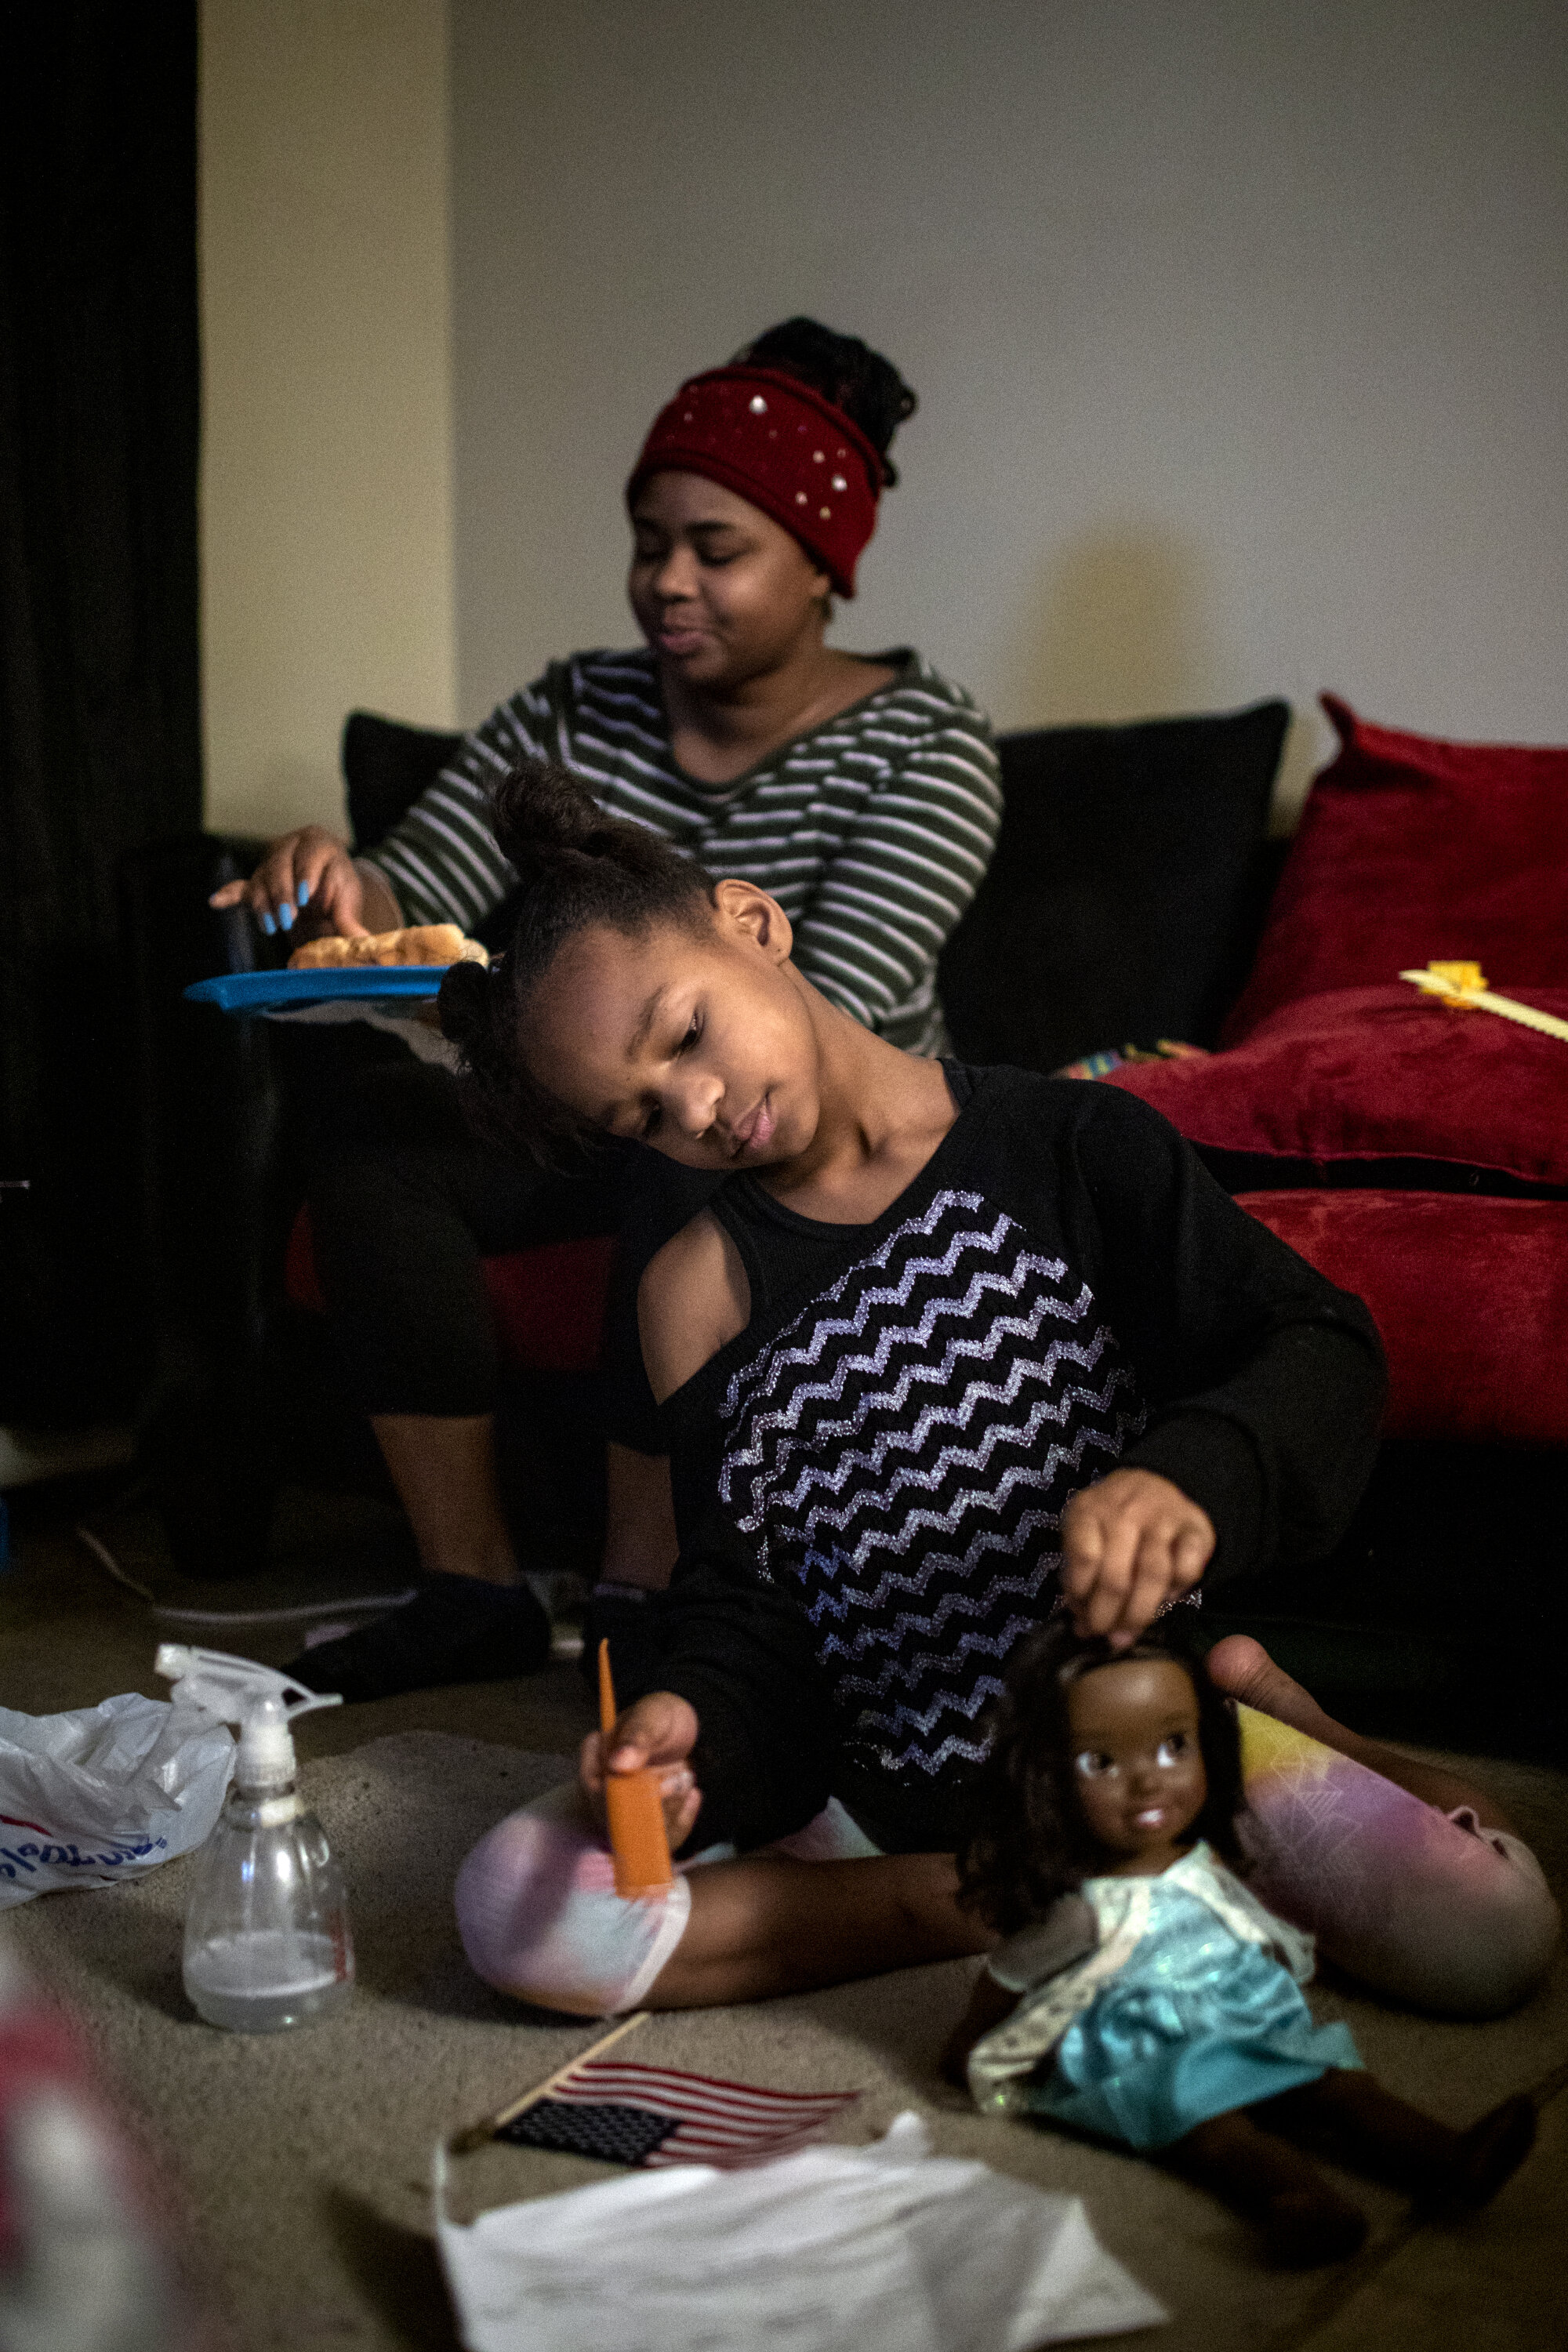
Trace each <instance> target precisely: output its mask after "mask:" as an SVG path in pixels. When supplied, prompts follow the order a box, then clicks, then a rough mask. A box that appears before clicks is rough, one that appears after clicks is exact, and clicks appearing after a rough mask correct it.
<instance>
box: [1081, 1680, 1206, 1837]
mask: <svg viewBox="0 0 1568 2352" xmlns="http://www.w3.org/2000/svg"><path fill="white" fill-rule="evenodd" d="M1067 1697H1068V1727H1069V1729H1070V1735H1071V1765H1072V1778H1073V1787H1074V1789H1075V1790H1076V1791H1077V1794H1078V1800H1079V1807H1080V1809H1081V1811H1082V1813H1083V1818H1084V1821H1085V1822H1086V1823H1087V1824H1088V1827H1089V1832H1090V1834H1091V1836H1092V1837H1093V1838H1094V1839H1095V1840H1096V1842H1097V1843H1099V1844H1100V1845H1101V1846H1103V1847H1104V1848H1105V1850H1106V1854H1107V1861H1108V1869H1109V1871H1110V1874H1112V1875H1116V1874H1142V1873H1144V1872H1149V1873H1153V1872H1157V1871H1161V1870H1164V1869H1165V1868H1167V1867H1168V1865H1169V1864H1171V1863H1173V1861H1174V1860H1175V1858H1176V1856H1177V1854H1178V1853H1180V1852H1181V1850H1182V1845H1183V1843H1184V1839H1185V1835H1186V1832H1187V1831H1188V1830H1190V1829H1191V1827H1192V1825H1193V1823H1194V1821H1196V1819H1197V1817H1198V1815H1199V1814H1200V1813H1201V1812H1202V1811H1203V1809H1204V1804H1205V1800H1206V1798H1207V1796H1208V1777H1207V1775H1206V1773H1205V1770H1204V1755H1203V1748H1202V1746H1201V1745H1200V1742H1199V1735H1198V1702H1197V1696H1196V1694H1195V1693H1194V1689H1193V1685H1192V1682H1191V1679H1190V1677H1189V1676H1188V1675H1187V1674H1186V1672H1185V1670H1184V1668H1183V1667H1181V1666H1179V1665H1177V1664H1174V1662H1173V1661H1172V1660H1170V1659H1167V1658H1129V1659H1127V1660H1125V1661H1118V1662H1117V1663H1116V1664H1111V1665H1109V1666H1096V1667H1095V1668H1094V1669H1093V1671H1092V1672H1091V1673H1089V1674H1087V1675H1080V1676H1079V1680H1078V1681H1077V1682H1075V1683H1074V1684H1072V1685H1071V1686H1070V1687H1069V1689H1068V1695H1067ZM1111 1857H1114V1860H1112V1859H1110V1858H1111Z"/></svg>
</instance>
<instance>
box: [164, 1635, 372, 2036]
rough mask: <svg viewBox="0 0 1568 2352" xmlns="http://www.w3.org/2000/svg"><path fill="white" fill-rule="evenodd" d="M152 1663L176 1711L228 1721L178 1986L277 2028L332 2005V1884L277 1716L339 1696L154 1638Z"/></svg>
mask: <svg viewBox="0 0 1568 2352" xmlns="http://www.w3.org/2000/svg"><path fill="white" fill-rule="evenodd" d="M157 1669H158V1672H159V1673H160V1674H161V1675H163V1677H164V1678H165V1680H167V1681H169V1682H172V1683H173V1684H174V1693H173V1696H174V1706H175V1709H176V1711H178V1710H179V1709H181V1708H183V1707H192V1708H198V1709H199V1710H200V1711H201V1712H202V1713H203V1714H205V1715H209V1716H214V1717H216V1718H217V1719H218V1720H219V1721H220V1722H223V1723H232V1724H237V1726H238V1727H239V1753H238V1755H237V1758H236V1760H235V1768H234V1779H233V1780H232V1781H231V1782H230V1784H229V1790H228V1795H227V1796H226V1799H225V1800H224V1808H223V1811H222V1812H221V1813H220V1814H219V1816H218V1819H217V1822H216V1827H215V1828H214V1830H213V1832H212V1835H211V1836H210V1837H209V1838H208V1840H207V1842H206V1843H205V1846H203V1848H202V1850H201V1853H199V1855H198V1856H197V1858H196V1881H195V1888H194V1889H193V1891H192V1895H191V1899H190V1904H189V1906H188V1907H187V1909H186V1912H185V1958H184V1981H185V1991H186V1994H187V1995H188V1997H189V1999H190V2000H191V2002H192V2003H193V2005H194V2006H195V2010H196V2012H197V2014H198V2016H201V2017H204V2018H205V2020H206V2021H207V2023H208V2024H209V2025H224V2026H227V2027H229V2028H230V2029H231V2030H232V2031H234V2032H238V2033H280V2032H282V2031H283V2030H284V2028H285V2027H287V2026H290V2025H304V2024H307V2023H309V2022H310V2021H311V2020H313V2019H315V2018H320V2017H328V2016H330V2015H331V2013H332V2011H334V2010H338V2009H341V2008H342V2006H343V2004H344V2003H345V2002H346V2001H347V2000H348V1998H349V1995H350V1994H351V1993H352V1992H353V1978H354V1956H353V1942H352V1941H351V1939H350V1936H349V1915H348V1906H347V1903H346V1901H345V1899H344V1895H343V1882H342V1874H341V1873H340V1872H339V1869H338V1866H337V1864H336V1863H335V1862H334V1861H333V1860H332V1857H331V1853H329V1852H328V1849H327V1841H326V1837H325V1835H324V1833H323V1832H322V1829H321V1823H320V1822H319V1821H318V1820H317V1819H316V1817H315V1815H314V1813H310V1812H307V1811H306V1810H305V1805H304V1801H303V1799H302V1798H300V1796H299V1794H298V1793H297V1791H296V1790H295V1786H294V1776H295V1770H296V1765H295V1759H294V1742H293V1738H292V1737H291V1736H290V1733H289V1724H290V1722H291V1721H292V1719H293V1717H295V1716H297V1715H307V1714H309V1713H310V1709H311V1708H312V1707H318V1706H341V1705H342V1700H341V1698H340V1697H339V1696H337V1695H336V1694H335V1693H334V1694H333V1695H332V1696H331V1697H318V1696H316V1695H315V1693H313V1692H310V1691H302V1690H301V1688H300V1685H299V1684H298V1683H295V1682H290V1681H289V1678H288V1676H287V1675H279V1674H274V1673H273V1671H272V1669H271V1668H270V1667H269V1666H258V1665H256V1664H253V1663H252V1661H251V1660H250V1659H248V1658H231V1657H229V1656H228V1655H226V1653H225V1652H224V1651H222V1650H193V1649H187V1648H186V1647H185V1645H184V1643H181V1642H164V1643H162V1645H161V1646H160V1648H159V1651H158V1656H157Z"/></svg>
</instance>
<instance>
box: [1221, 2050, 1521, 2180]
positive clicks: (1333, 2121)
mask: <svg viewBox="0 0 1568 2352" xmlns="http://www.w3.org/2000/svg"><path fill="white" fill-rule="evenodd" d="M1255 2113H1256V2115H1257V2116H1258V2120H1259V2122H1261V2123H1263V2124H1265V2125H1266V2126H1268V2129H1269V2130H1271V2131H1287V2132H1294V2131H1299V2130H1301V2129H1302V2128H1306V2129H1308V2130H1312V2129H1316V2130H1321V2131H1327V2132H1329V2133H1331V2135H1332V2136H1333V2137H1334V2139H1335V2140H1336V2141H1337V2142H1338V2144H1339V2149H1340V2151H1341V2152H1342V2154H1343V2155H1344V2157H1345V2158H1346V2160H1347V2161H1348V2162H1350V2163H1352V2164H1359V2165H1361V2166H1363V2167H1364V2168H1365V2169H1366V2170H1367V2171H1369V2172H1372V2173H1373V2174H1375V2175H1376V2176H1377V2177H1378V2178H1379V2179H1384V2180H1387V2181H1390V2182H1392V2183H1393V2184H1394V2187H1396V2188H1399V2189H1409V2190H1410V2191H1411V2193H1412V2194H1413V2195H1415V2196H1417V2197H1424V2198H1431V2199H1436V2200H1442V2201H1444V2202H1446V2203H1451V2204H1456V2205H1461V2206H1464V2207H1466V2208H1468V2209H1470V2210H1474V2209H1475V2208H1476V2207H1478V2206H1481V2205H1484V2204H1486V2203H1487V2201H1488V2200H1489V2198H1492V2197H1495V2196H1496V2194H1497V2192H1498V2190H1499V2189H1500V2188H1501V2187H1502V2185H1503V2182H1504V2181H1505V2180H1507V2179H1510V2176H1511V2175H1512V2174H1513V2173H1515V2172H1517V2171H1518V2169H1519V2168H1520V2166H1521V2164H1522V2163H1523V2162H1524V2159H1525V2158H1526V2157H1527V2156H1528V2155H1529V2154H1530V2151H1531V2147H1533V2146H1534V2144H1535V2108H1534V2106H1533V2105H1532V2104H1531V2101H1530V2100H1529V2099H1527V2098H1523V2097H1519V2098H1512V2099H1505V2100H1504V2101H1503V2102H1502V2104H1501V2105H1500V2106H1496V2107H1493V2108H1492V2109H1491V2111H1490V2113H1489V2114H1488V2115H1484V2116H1482V2117H1481V2119H1480V2121H1479V2123H1476V2124H1472V2125H1471V2126H1470V2128H1469V2129H1468V2131H1455V2130H1454V2129H1453V2128H1452V2127H1451V2126H1449V2125H1447V2124H1440V2123H1439V2122H1438V2121H1437V2120H1436V2116H1428V2115H1424V2114H1423V2113H1422V2111H1421V2109H1420V2108H1419V2107H1413V2106H1411V2105H1408V2103H1407V2102H1406V2101H1405V2100H1404V2099H1401V2098H1397V2097H1396V2096H1395V2095H1394V2093H1393V2092H1392V2091H1389V2090H1385V2089H1384V2085H1383V2084H1381V2083H1378V2082H1374V2081H1373V2077H1372V2076H1371V2075H1370V2074H1363V2073H1362V2072H1361V2071H1360V2070H1359V2069H1357V2068H1353V2067H1332V2068H1331V2069H1330V2071H1329V2073H1328V2074H1324V2075H1322V2076H1321V2077H1320V2079H1319V2080H1318V2081H1317V2082H1315V2083H1304V2084H1301V2085H1300V2088H1299V2089H1297V2090H1294V2091H1286V2092H1284V2093H1282V2094H1281V2095H1280V2096H1279V2098H1275V2099H1269V2100H1268V2101H1267V2102H1266V2103H1265V2104H1264V2105H1261V2106H1259V2107H1258V2108H1257V2109H1256V2110H1255Z"/></svg>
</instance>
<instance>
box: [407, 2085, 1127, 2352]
mask: <svg viewBox="0 0 1568 2352" xmlns="http://www.w3.org/2000/svg"><path fill="white" fill-rule="evenodd" d="M445 2179H446V2167H445V2159H444V2155H443V2154H442V2153H440V2152H438V2154H437V2166H436V2221H437V2234H438V2237H439V2240H440V2247H441V2260H442V2263H443V2264H444V2265H445V2268H446V2273H447V2285H448V2287H449V2288H450V2290H451V2295H452V2300H453V2302H454V2303H455V2304H456V2305H457V2307H458V2325H459V2326H460V2328H461V2331H462V2338H463V2342H464V2344H465V2345H466V2346H467V2347H468V2352H844V2347H845V2346H847V2345H852V2346H854V2347H856V2352H1026V2347H1033V2346H1036V2345H1042V2344H1058V2343H1062V2342H1065V2341H1067V2340H1068V2339H1069V2338H1078V2337H1082V2336H1120V2335H1123V2334H1125V2333H1127V2332H1128V2331H1130V2330H1131V2329H1133V2328H1141V2327H1153V2326H1158V2325H1159V2324H1160V2323H1161V2321H1163V2320H1165V2319H1168V2318H1169V2316H1170V2314H1169V2313H1168V2312H1167V2311H1166V2310H1165V2309H1164V2308H1163V2305H1160V2304H1158V2303H1156V2302H1155V2300H1154V2298H1153V2296H1152V2294H1145V2293H1144V2291H1143V2289H1142V2287H1141V2286H1140V2285H1139V2284H1138V2282H1137V2280H1136V2279H1134V2278H1132V2277H1131V2275H1130V2274H1129V2273H1128V2272H1126V2271H1125V2270H1123V2269H1122V2267H1121V2263H1118V2262H1116V2261H1114V2260H1113V2259H1112V2257H1111V2256H1110V2254H1108V2253H1107V2252H1105V2250H1104V2249H1103V2247H1102V2246H1101V2245H1100V2242H1099V2241H1098V2240H1097V2239H1096V2237H1095V2234H1094V2231H1093V2230H1092V2229H1091V2228H1090V2226H1089V2216H1088V2215H1087V2213H1086V2212H1085V2211H1084V2209H1083V2206H1082V2203H1081V2202H1080V2200H1079V2199H1078V2198H1076V2197H1065V2196H1059V2195H1053V2194H1049V2193H1047V2191H1046V2190H1044V2189H1032V2188H1030V2187H1029V2186H1028V2185H1027V2184H1026V2182H1024V2181H1021V2180H1010V2179H1006V2178H1005V2175H1003V2174H1000V2173H995V2172H993V2171H991V2170H990V2168H989V2167H987V2166H986V2165H984V2164H977V2163H975V2162H974V2161H973V2159H971V2158H954V2157H939V2156H933V2155H932V2154H931V2136H930V2134H929V2133H928V2131H927V2130H926V2127H925V2126H924V2124H923V2123H922V2122H921V2118H920V2117H919V2116H916V2115H914V2114H913V2113H911V2112H906V2113H905V2114H903V2115H901V2116H899V2117H898V2118H897V2120H896V2121H895V2122H894V2124H893V2125H892V2126H891V2128H890V2129H889V2132H888V2133H887V2135H886V2137H884V2138H882V2139H880V2140H878V2141H877V2142H875V2143H874V2145H873V2146H871V2147H808V2148H806V2149H805V2150H804V2151H803V2152H802V2153H801V2154H799V2155H797V2156H784V2157H779V2158H775V2159H774V2161H773V2163H771V2164H759V2165H754V2166H752V2167H750V2168H747V2169H745V2170H742V2171H735V2172H717V2171H715V2170H714V2169H713V2168H711V2167H710V2166H709V2165H705V2164H682V2165H671V2166H670V2167H669V2168H668V2170H660V2171H650V2172H633V2173H630V2174H628V2175H627V2177H626V2179H624V2180H608V2181H605V2182H603V2183H602V2184H599V2185H597V2186H595V2187H594V2188H591V2189H568V2190H566V2191H565V2192H564V2193H563V2195H561V2196H559V2197H542V2198H539V2199H538V2200H535V2201H534V2202H532V2203H530V2204H523V2205H506V2206H503V2207H501V2208H500V2210H498V2211H495V2212H490V2213H482V2214H481V2215H480V2216H479V2220H478V2221H475V2222H472V2223H471V2224H469V2225H468V2227H467V2228H465V2227H464V2226H463V2225H462V2224H460V2223H458V2222H455V2221H447V2218H446V2214H445V2210H444V2209H443V2204H442V2191H443V2188H444V2184H445Z"/></svg>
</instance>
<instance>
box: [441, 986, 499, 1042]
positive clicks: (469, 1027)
mask: <svg viewBox="0 0 1568 2352" xmlns="http://www.w3.org/2000/svg"><path fill="white" fill-rule="evenodd" d="M494 986H495V982H493V981H492V979H491V977H490V967H489V964H483V963H454V964H449V965H448V966H447V973H446V977H445V979H444V980H443V981H442V982H441V986H440V991H439V992H438V994H437V998H436V1011H437V1015H438V1016H439V1019H440V1023H441V1034H442V1035H443V1036H444V1037H445V1038H446V1039H447V1043H448V1045H456V1046H457V1048H458V1051H459V1053H461V1054H462V1055H464V1056H465V1058H471V1056H472V1049H473V1047H474V1046H475V1045H478V1044H479V1042H480V1041H481V1039H482V1038H484V1037H485V1036H486V1035H488V1034H489V1003H490V995H491V992H492V990H493V988H494Z"/></svg>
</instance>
